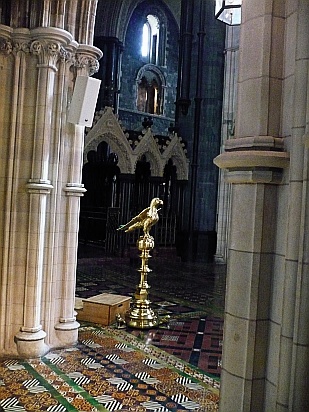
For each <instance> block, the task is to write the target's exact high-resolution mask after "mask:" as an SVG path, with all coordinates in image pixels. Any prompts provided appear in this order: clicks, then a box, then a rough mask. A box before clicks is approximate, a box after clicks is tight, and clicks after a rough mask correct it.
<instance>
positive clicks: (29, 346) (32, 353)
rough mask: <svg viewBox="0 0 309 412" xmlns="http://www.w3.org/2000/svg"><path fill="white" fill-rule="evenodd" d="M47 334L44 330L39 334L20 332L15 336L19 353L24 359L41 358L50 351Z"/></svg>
mask: <svg viewBox="0 0 309 412" xmlns="http://www.w3.org/2000/svg"><path fill="white" fill-rule="evenodd" d="M45 337H46V333H45V332H44V331H43V330H39V331H38V332H23V331H20V332H18V333H17V334H16V335H15V338H14V341H15V343H16V346H17V352H18V354H19V355H20V356H21V357H22V358H39V357H41V356H44V355H45V354H46V353H47V352H48V351H49V346H48V345H46V343H45V342H44V339H45Z"/></svg>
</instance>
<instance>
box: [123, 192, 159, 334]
mask: <svg viewBox="0 0 309 412" xmlns="http://www.w3.org/2000/svg"><path fill="white" fill-rule="evenodd" d="M162 204H163V201H162V200H161V199H159V198H157V197H155V198H154V199H152V201H151V202H150V206H149V207H147V208H146V209H144V210H143V211H142V212H141V213H139V214H138V215H137V216H135V217H134V218H133V219H131V220H130V222H128V223H127V224H125V225H121V226H120V227H119V228H118V230H125V231H126V232H131V231H132V230H135V229H138V228H141V229H143V232H144V235H143V236H140V237H139V239H138V241H137V247H138V249H139V250H140V251H141V255H140V257H141V260H142V265H141V268H140V269H139V272H140V274H141V277H140V282H139V284H138V285H137V286H136V292H135V294H134V298H133V301H132V305H131V308H130V309H129V311H128V312H127V313H126V315H125V322H126V324H127V326H130V327H132V328H138V329H150V328H152V327H155V326H157V325H158V324H159V316H158V314H157V313H156V312H155V311H154V310H153V309H152V308H151V306H150V304H151V302H150V300H149V299H148V290H149V288H150V286H149V285H148V281H147V275H148V273H149V272H151V269H149V267H148V259H149V258H150V257H151V256H150V254H149V253H150V251H151V250H152V249H153V248H154V238H153V237H152V236H150V234H149V231H150V229H151V228H152V226H153V225H154V224H156V223H157V222H158V220H159V214H158V211H159V210H160V209H158V206H159V205H162Z"/></svg>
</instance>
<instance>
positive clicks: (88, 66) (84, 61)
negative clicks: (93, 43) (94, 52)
mask: <svg viewBox="0 0 309 412" xmlns="http://www.w3.org/2000/svg"><path fill="white" fill-rule="evenodd" d="M75 67H76V68H77V69H85V70H86V71H87V72H88V73H89V75H90V76H92V75H93V74H94V73H96V72H97V71H98V70H99V62H98V60H97V59H96V58H94V57H92V56H85V55H83V54H79V53H76V57H75Z"/></svg>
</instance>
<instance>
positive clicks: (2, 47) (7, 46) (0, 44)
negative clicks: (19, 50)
mask: <svg viewBox="0 0 309 412" xmlns="http://www.w3.org/2000/svg"><path fill="white" fill-rule="evenodd" d="M12 50H13V46H12V42H11V40H8V39H5V38H3V37H1V38H0V53H2V54H6V55H8V54H10V53H11V52H12Z"/></svg>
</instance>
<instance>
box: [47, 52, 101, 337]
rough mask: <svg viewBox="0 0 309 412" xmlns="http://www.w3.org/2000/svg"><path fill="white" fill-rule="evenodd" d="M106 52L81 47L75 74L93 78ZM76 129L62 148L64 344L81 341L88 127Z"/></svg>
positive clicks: (60, 334) (58, 326)
mask: <svg viewBox="0 0 309 412" xmlns="http://www.w3.org/2000/svg"><path fill="white" fill-rule="evenodd" d="M101 57H102V52H101V51H100V50H99V49H97V48H96V47H94V46H88V45H79V47H78V49H77V52H76V60H75V67H74V69H75V70H74V71H75V74H76V75H84V76H89V75H92V74H93V73H95V72H96V71H97V70H98V67H99V65H98V59H100V58H101ZM67 127H69V128H71V129H74V130H75V132H74V133H71V135H72V136H74V137H73V138H72V140H71V141H70V142H68V143H67V145H65V147H62V153H61V158H62V159H63V161H64V162H65V163H67V164H68V165H70V166H69V171H68V176H67V179H68V181H67V182H66V185H65V187H64V188H63V190H64V194H65V199H64V200H63V207H64V221H65V225H62V230H63V248H62V256H61V261H62V262H63V265H62V273H61V281H60V290H61V300H60V317H59V322H58V323H57V324H56V325H55V329H56V334H57V337H58V339H59V340H60V341H61V342H62V343H63V344H73V343H74V342H76V341H77V332H78V327H79V323H78V322H76V319H75V311H74V302H75V285H76V266H77V248H78V225H79V212H80V197H81V196H83V194H84V193H85V191H86V189H85V188H84V185H83V184H82V183H81V182H82V165H83V151H84V131H85V127H84V126H78V125H73V124H67Z"/></svg>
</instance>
